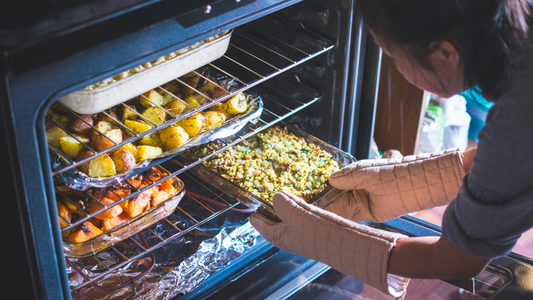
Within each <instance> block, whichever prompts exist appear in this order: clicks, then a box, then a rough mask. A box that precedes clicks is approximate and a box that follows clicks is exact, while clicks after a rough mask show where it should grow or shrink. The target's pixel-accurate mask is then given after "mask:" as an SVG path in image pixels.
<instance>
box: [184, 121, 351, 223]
mask: <svg viewBox="0 0 533 300" xmlns="http://www.w3.org/2000/svg"><path fill="white" fill-rule="evenodd" d="M280 124H282V125H281V126H284V127H286V128H287V131H288V132H289V133H293V134H294V135H296V136H297V137H302V138H304V140H305V141H306V142H307V143H308V144H315V145H318V146H320V148H321V149H322V150H325V151H327V152H328V153H330V154H331V155H332V156H333V159H334V160H335V161H336V162H337V163H338V164H339V168H343V167H345V166H347V165H349V164H351V163H354V162H355V161H356V160H355V158H354V157H353V156H352V155H351V154H349V153H346V152H344V151H342V150H340V149H338V148H335V147H333V146H332V145H330V144H328V143H326V142H324V141H322V140H320V139H318V138H316V137H314V136H312V135H310V134H308V133H307V132H305V131H302V130H300V129H299V128H298V127H296V126H294V125H290V124H286V123H283V122H281V123H280ZM191 151H192V152H191ZM193 153H194V149H193V150H189V151H188V152H186V153H183V154H182V155H180V158H182V159H183V160H185V161H188V162H190V161H194V160H196V159H195V155H194V154H193ZM191 172H192V173H193V174H194V175H196V176H198V177H199V178H201V179H202V180H204V181H205V182H207V183H209V184H210V185H212V186H213V187H215V188H217V189H218V190H220V191H222V192H224V193H226V194H228V195H229V196H232V197H234V198H235V199H236V200H238V201H240V202H241V203H243V204H244V205H246V206H248V207H250V208H254V209H256V210H257V211H258V212H260V213H262V214H264V215H266V216H267V217H269V218H271V219H273V220H279V219H278V218H277V216H276V214H275V213H274V207H273V205H272V203H270V202H268V201H266V200H264V199H262V198H261V197H259V196H257V195H255V194H253V193H251V192H249V191H247V190H245V189H244V188H241V187H240V186H238V185H236V184H234V183H233V182H231V181H230V180H228V179H226V178H224V177H222V176H221V175H219V174H217V173H216V172H214V171H213V170H211V169H210V168H209V167H207V166H205V165H203V164H200V165H198V166H196V167H194V168H192V169H191ZM344 192H345V191H341V190H337V189H334V188H333V187H332V186H331V185H330V184H329V183H328V184H327V185H326V187H325V188H324V190H323V191H322V192H320V193H319V194H317V195H315V196H314V197H313V198H312V199H310V200H309V201H308V202H309V203H312V204H314V205H317V206H319V207H326V206H327V205H329V204H330V203H332V202H333V201H335V200H336V199H337V198H339V197H340V196H341V195H342V194H343V193H344Z"/></svg>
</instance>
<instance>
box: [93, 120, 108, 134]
mask: <svg viewBox="0 0 533 300" xmlns="http://www.w3.org/2000/svg"><path fill="white" fill-rule="evenodd" d="M94 128H96V130H98V131H94V130H92V131H91V137H95V136H99V135H100V133H101V134H105V133H106V132H108V131H109V130H111V129H113V126H112V125H111V123H109V122H106V121H100V122H98V123H96V125H94Z"/></svg>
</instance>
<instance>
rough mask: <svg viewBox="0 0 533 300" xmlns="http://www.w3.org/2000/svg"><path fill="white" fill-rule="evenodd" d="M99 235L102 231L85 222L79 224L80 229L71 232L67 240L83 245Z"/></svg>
mask: <svg viewBox="0 0 533 300" xmlns="http://www.w3.org/2000/svg"><path fill="white" fill-rule="evenodd" d="M100 234H102V230H100V229H98V227H96V226H94V225H93V223H91V222H89V221H87V222H84V223H83V224H81V228H80V229H78V230H75V231H73V232H72V233H71V234H70V235H69V236H68V240H69V242H71V243H83V242H85V241H88V240H90V239H92V238H94V237H95V236H98V235H100Z"/></svg>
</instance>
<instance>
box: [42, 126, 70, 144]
mask: <svg viewBox="0 0 533 300" xmlns="http://www.w3.org/2000/svg"><path fill="white" fill-rule="evenodd" d="M66 136H67V133H66V132H65V131H64V130H63V129H61V128H59V127H57V126H53V127H52V128H50V129H48V130H47V131H46V139H47V141H48V143H49V144H50V145H52V146H54V147H57V148H60V147H61V142H60V140H61V138H62V137H66Z"/></svg>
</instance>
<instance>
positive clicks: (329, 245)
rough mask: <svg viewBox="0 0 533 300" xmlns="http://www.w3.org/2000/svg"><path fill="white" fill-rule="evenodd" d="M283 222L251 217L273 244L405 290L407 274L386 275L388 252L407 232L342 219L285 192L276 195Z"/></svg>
mask: <svg viewBox="0 0 533 300" xmlns="http://www.w3.org/2000/svg"><path fill="white" fill-rule="evenodd" d="M273 204H274V209H275V211H276V214H277V216H278V217H279V218H280V219H281V220H282V221H283V222H275V221H272V220H270V219H269V218H267V217H265V216H264V215H262V214H259V213H255V214H253V215H252V216H251V217H250V222H251V223H252V225H253V226H254V228H255V229H256V230H257V231H259V233H261V235H262V236H263V237H264V238H265V239H266V240H267V241H269V242H270V243H272V244H273V245H274V246H276V247H278V248H280V249H282V250H285V251H289V252H293V253H297V254H300V255H303V256H305V257H308V258H310V259H314V260H317V261H320V262H323V263H325V264H327V265H329V266H331V267H332V268H334V269H336V270H339V271H341V272H343V273H345V274H347V275H350V276H352V277H354V278H356V279H358V280H360V281H362V282H364V283H366V284H368V285H370V286H373V287H375V288H377V289H379V290H380V291H382V292H384V293H387V294H390V295H392V296H394V297H396V298H402V297H403V296H404V294H405V290H406V288H407V284H408V283H409V279H408V278H404V277H400V276H396V275H388V274H387V265H388V261H389V254H390V251H391V250H392V248H394V247H395V245H396V240H398V239H399V238H406V237H407V236H405V235H403V234H399V233H393V232H388V231H384V230H379V229H375V228H371V227H368V226H364V225H359V224H357V223H354V222H351V221H349V220H346V219H343V218H341V217H339V216H337V215H335V214H333V213H331V212H328V211H326V210H323V209H321V208H319V207H316V206H314V205H311V204H308V203H306V202H305V201H304V200H302V199H300V198H298V197H296V196H294V195H292V194H290V193H287V192H279V193H277V194H275V195H274V198H273Z"/></svg>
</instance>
